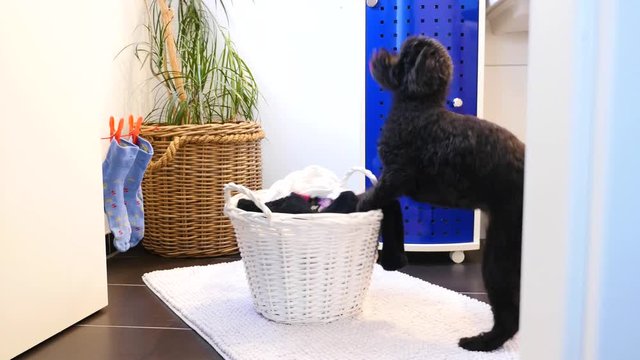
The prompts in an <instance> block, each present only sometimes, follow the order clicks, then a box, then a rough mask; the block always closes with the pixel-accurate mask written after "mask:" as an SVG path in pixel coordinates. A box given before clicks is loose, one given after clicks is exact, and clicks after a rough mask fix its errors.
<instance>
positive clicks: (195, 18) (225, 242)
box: [136, 0, 264, 257]
mask: <svg viewBox="0 0 640 360" xmlns="http://www.w3.org/2000/svg"><path fill="white" fill-rule="evenodd" d="M147 5H148V6H147V8H148V10H149V17H148V23H147V24H146V26H145V28H146V30H147V31H148V34H149V41H148V43H144V44H138V45H137V46H136V56H137V57H138V58H139V59H140V60H141V61H142V62H143V63H144V64H145V65H148V66H149V67H150V69H151V72H152V74H153V75H154V79H155V81H157V85H156V86H155V87H154V89H155V92H154V100H155V105H154V108H153V110H152V111H151V112H150V114H149V115H148V117H147V119H146V122H145V126H143V127H142V131H141V135H142V136H144V137H145V138H146V139H148V140H149V141H150V142H151V144H152V145H153V146H154V148H155V153H156V155H155V156H154V158H153V159H152V162H151V164H150V165H149V167H148V169H147V173H146V175H145V178H144V181H143V185H142V189H143V196H144V206H145V228H146V230H145V238H144V240H143V246H144V247H145V248H146V249H148V250H150V251H152V252H154V253H157V254H160V255H163V256H168V257H208V256H219V255H227V254H232V253H236V252H237V245H236V241H235V235H234V232H233V228H232V227H231V224H230V222H229V221H228V219H227V218H226V217H225V216H224V214H223V205H224V197H223V191H222V189H223V186H224V184H226V183H229V182H236V183H240V184H243V185H246V186H248V187H251V188H253V189H259V188H261V187H262V159H261V147H260V141H261V140H262V139H263V138H264V133H263V131H262V128H261V127H260V125H259V124H258V123H257V121H256V114H257V110H256V106H257V101H258V88H257V85H256V82H255V79H254V77H253V75H252V73H251V71H250V69H249V67H248V66H247V64H246V63H245V62H244V61H243V59H242V58H241V57H240V55H239V54H238V52H237V51H236V49H235V47H234V44H233V42H232V41H231V38H230V37H229V34H228V31H227V30H226V29H225V28H224V27H223V26H221V24H220V22H219V21H218V20H217V18H216V16H215V15H214V14H213V13H212V12H211V11H210V9H208V8H207V6H206V5H205V3H204V1H203V0H173V1H171V0H153V1H152V2H150V3H148V4H147ZM216 5H219V6H220V7H221V8H222V9H223V10H224V14H225V16H226V7H225V4H224V0H217V2H216Z"/></svg>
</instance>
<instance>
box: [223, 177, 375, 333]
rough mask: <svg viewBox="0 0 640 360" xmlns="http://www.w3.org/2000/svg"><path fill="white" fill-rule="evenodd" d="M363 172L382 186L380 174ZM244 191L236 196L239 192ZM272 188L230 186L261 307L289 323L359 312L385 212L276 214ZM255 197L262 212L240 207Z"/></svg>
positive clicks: (229, 204)
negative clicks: (268, 192)
mask: <svg viewBox="0 0 640 360" xmlns="http://www.w3.org/2000/svg"><path fill="white" fill-rule="evenodd" d="M354 172H362V173H364V174H365V175H366V176H367V177H369V178H370V179H371V180H372V181H373V182H374V183H375V181H376V178H375V176H374V175H373V174H372V173H371V172H370V171H368V170H365V169H353V170H351V171H350V172H349V173H347V175H346V176H345V178H344V179H343V181H342V184H343V185H344V184H346V181H347V180H348V178H349V177H350V176H351V174H353V173H354ZM232 191H236V192H239V194H238V195H236V196H234V197H233V198H232V197H231V192H232ZM265 194H266V190H261V191H256V192H252V191H250V190H248V189H246V188H245V187H243V186H239V185H235V184H228V185H227V186H225V198H226V204H225V213H226V214H227V215H228V216H229V218H230V219H231V222H232V223H233V226H234V228H235V232H236V236H237V240H238V246H239V248H240V253H241V256H242V260H243V262H244V265H245V269H246V273H247V280H248V282H249V287H250V289H251V293H252V296H253V301H254V304H255V307H256V310H257V311H258V312H259V313H260V314H262V315H263V316H264V317H266V318H267V319H270V320H273V321H276V322H281V323H288V324H309V323H325V322H331V321H334V320H338V319H340V318H345V317H350V316H353V315H356V314H358V313H359V312H360V311H361V308H362V302H363V300H364V297H365V295H366V292H367V290H368V288H369V284H370V281H371V273H372V271H373V266H374V264H375V261H376V256H377V244H378V234H379V230H380V221H381V220H382V212H381V211H380V210H373V211H369V212H366V213H350V214H328V213H326V214H323V213H313V214H295V215H294V214H283V213H272V212H271V211H270V210H269V208H268V207H267V206H266V205H265V202H266V201H264V200H265ZM241 198H248V199H251V200H252V201H253V202H254V203H255V204H256V205H257V206H258V207H259V208H260V209H261V210H262V213H258V212H248V211H244V210H241V209H238V208H237V206H236V204H237V203H238V200H239V199H241Z"/></svg>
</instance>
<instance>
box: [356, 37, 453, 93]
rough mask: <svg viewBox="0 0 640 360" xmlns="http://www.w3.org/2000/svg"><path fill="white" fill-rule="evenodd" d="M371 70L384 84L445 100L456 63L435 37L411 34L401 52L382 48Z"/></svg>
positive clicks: (385, 86) (398, 90) (393, 88)
mask: <svg viewBox="0 0 640 360" xmlns="http://www.w3.org/2000/svg"><path fill="white" fill-rule="evenodd" d="M369 70H370V71H371V75H373V77H374V79H376V81H377V82H378V83H379V84H380V85H381V86H382V87H384V88H386V89H388V90H391V91H393V92H396V93H399V94H400V95H401V96H406V97H411V98H433V99H434V100H438V101H442V102H443V101H444V99H445V97H446V94H447V89H448V87H449V82H450V81H451V75H452V73H453V65H452V63H451V57H450V56H449V53H447V50H446V49H445V48H444V47H443V46H442V45H441V44H440V43H439V42H438V41H436V40H434V39H427V38H425V37H411V38H408V39H407V40H405V42H404V43H403V44H402V48H401V49H400V54H399V55H392V54H390V53H389V52H388V51H386V50H384V49H382V50H380V51H378V52H377V53H376V54H374V55H373V57H372V58H371V62H370V63H369Z"/></svg>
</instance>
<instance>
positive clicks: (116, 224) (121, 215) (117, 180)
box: [102, 138, 138, 252]
mask: <svg viewBox="0 0 640 360" xmlns="http://www.w3.org/2000/svg"><path fill="white" fill-rule="evenodd" d="M137 154H138V147H137V146H132V144H131V143H129V142H126V141H124V140H120V143H118V139H117V138H116V139H113V140H111V144H110V145H109V151H108V152H107V158H106V159H105V160H104V162H103V163H102V179H103V184H102V186H103V194H104V210H105V213H106V214H107V220H108V222H109V228H110V229H111V232H112V233H113V236H114V240H113V244H114V246H115V247H116V249H118V251H121V252H124V251H127V250H129V239H130V237H131V226H130V225H129V217H128V215H127V207H126V205H125V204H124V180H125V178H126V176H127V174H128V173H129V171H130V170H131V166H132V165H133V163H134V161H135V159H136V156H137Z"/></svg>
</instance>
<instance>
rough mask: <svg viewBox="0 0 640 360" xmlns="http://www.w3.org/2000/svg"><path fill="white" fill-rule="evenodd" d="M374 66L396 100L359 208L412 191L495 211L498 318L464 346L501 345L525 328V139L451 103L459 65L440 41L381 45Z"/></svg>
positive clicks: (492, 278) (493, 270)
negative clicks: (375, 175) (373, 180)
mask: <svg viewBox="0 0 640 360" xmlns="http://www.w3.org/2000/svg"><path fill="white" fill-rule="evenodd" d="M369 65H370V71H371V74H372V75H373V77H374V78H375V79H376V81H377V82H378V83H379V84H380V85H381V86H382V87H384V88H386V89H388V90H390V91H392V92H393V105H392V109H391V112H390V113H389V116H388V118H387V120H386V122H385V124H384V128H383V129H382V134H381V137H380V140H379V143H378V152H379V154H380V159H381V160H382V164H383V169H382V175H381V177H380V180H379V182H378V184H377V185H376V186H375V187H372V188H370V189H369V190H368V191H367V192H366V193H365V194H364V195H363V196H362V197H361V198H360V202H359V208H360V210H368V209H374V208H376V209H377V208H383V207H389V206H396V205H393V204H395V201H396V199H397V198H398V197H400V196H409V197H411V198H413V199H415V200H416V201H420V202H427V203H430V204H434V205H437V206H442V207H453V208H469V209H475V208H480V209H482V210H484V211H485V212H487V213H488V214H489V220H490V223H489V227H488V230H487V239H486V244H485V245H484V258H483V263H482V276H483V279H484V284H485V287H486V289H487V294H488V297H489V302H490V304H491V309H492V311H493V320H494V324H493V328H492V329H491V330H490V331H489V332H485V333H482V334H479V335H477V336H473V337H468V338H463V339H461V340H460V342H459V345H460V346H461V347H462V348H464V349H467V350H473V351H491V350H494V349H497V348H499V347H500V346H502V345H503V344H504V342H505V341H507V340H509V339H510V338H511V337H512V336H513V335H515V333H516V332H517V331H518V321H519V302H520V249H521V243H522V196H523V182H524V144H523V143H522V142H521V141H519V140H518V139H517V138H516V137H515V136H514V135H513V134H511V133H510V132H509V131H507V130H505V129H504V128H502V127H500V126H497V125H495V124H493V123H490V122H488V121H485V120H481V119H478V118H476V117H474V116H470V115H460V114H457V113H454V112H451V111H448V110H447V109H446V108H445V97H446V96H447V93H448V86H449V83H450V81H451V76H452V71H453V66H452V63H451V58H450V57H449V54H448V53H447V50H446V49H445V48H444V47H443V46H442V45H441V44H440V43H438V42H437V41H436V40H433V39H427V38H424V37H413V38H409V39H407V40H406V41H405V42H404V44H403V45H402V49H401V51H400V54H399V56H396V55H391V54H389V53H388V52H387V51H385V50H381V51H379V52H378V53H377V54H375V55H374V57H373V58H372V60H371V62H370V64H369ZM392 250H394V251H397V250H399V249H398V246H397V245H394V246H393V247H392ZM382 252H383V253H384V247H383V251H382ZM402 255H404V254H402ZM390 258H395V259H396V260H397V261H398V263H397V264H395V265H396V267H401V266H402V265H403V263H402V262H404V261H405V259H404V258H403V257H402V256H398V254H395V255H393V256H391V255H389V254H387V261H388V259H390ZM383 260H384V254H383ZM386 265H387V266H386V267H387V268H392V267H394V264H389V263H387V264H386Z"/></svg>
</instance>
